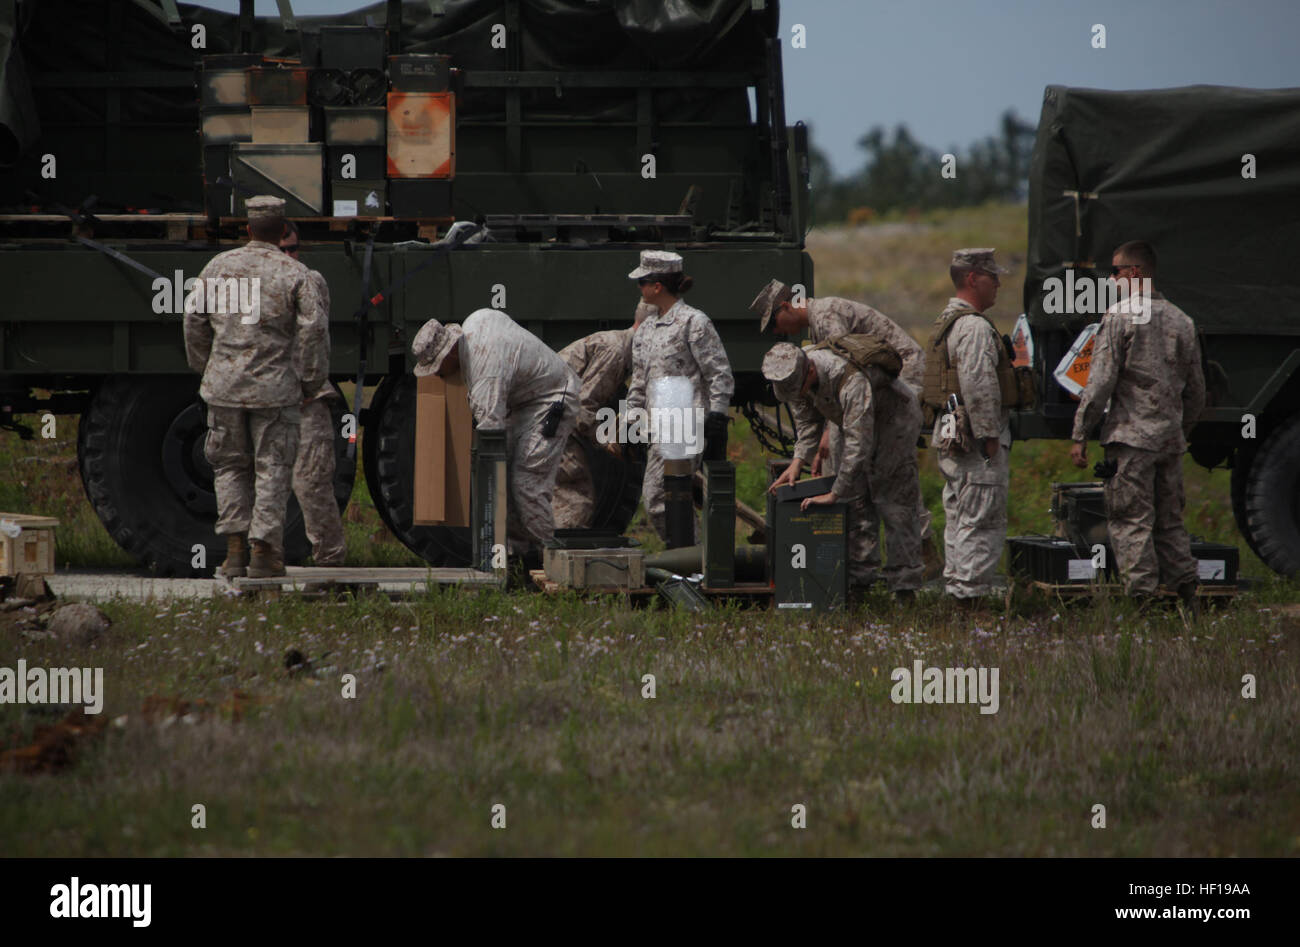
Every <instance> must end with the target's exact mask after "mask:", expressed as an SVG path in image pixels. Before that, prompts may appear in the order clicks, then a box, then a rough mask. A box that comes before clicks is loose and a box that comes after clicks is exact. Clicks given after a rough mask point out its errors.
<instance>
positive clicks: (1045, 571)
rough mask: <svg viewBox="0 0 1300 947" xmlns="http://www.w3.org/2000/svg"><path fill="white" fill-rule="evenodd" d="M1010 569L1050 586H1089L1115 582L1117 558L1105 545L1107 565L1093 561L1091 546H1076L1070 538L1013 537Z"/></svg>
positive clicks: (1010, 543)
mask: <svg viewBox="0 0 1300 947" xmlns="http://www.w3.org/2000/svg"><path fill="white" fill-rule="evenodd" d="M1007 548H1008V549H1009V550H1010V559H1011V572H1012V573H1013V574H1015V575H1017V576H1021V577H1023V578H1026V579H1029V580H1031V581H1034V582H1046V583H1048V584H1050V585H1088V584H1090V583H1092V582H1094V581H1097V582H1116V581H1118V574H1117V572H1116V570H1115V557H1114V555H1113V554H1112V553H1111V550H1110V547H1109V546H1106V547H1105V551H1106V568H1105V569H1104V570H1103V569H1097V568H1095V567H1094V566H1093V564H1092V548H1091V547H1090V546H1088V547H1082V548H1080V547H1077V546H1075V545H1074V543H1072V542H1070V541H1069V540H1068V539H1061V538H1059V537H1053V536H1013V537H1011V538H1009V539H1008V540H1007Z"/></svg>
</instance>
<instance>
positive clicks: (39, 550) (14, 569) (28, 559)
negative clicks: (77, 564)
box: [0, 513, 59, 576]
mask: <svg viewBox="0 0 1300 947" xmlns="http://www.w3.org/2000/svg"><path fill="white" fill-rule="evenodd" d="M10 524H13V525H16V526H19V527H21V528H22V532H21V533H19V534H18V535H17V536H10V535H9V534H8V533H7V532H5V528H11V527H10ZM58 525H59V521H58V520H57V519H55V518H54V517H52V516H32V515H30V514H26V513H0V575H3V576H15V575H52V574H53V573H54V529H55V527H57V526H58Z"/></svg>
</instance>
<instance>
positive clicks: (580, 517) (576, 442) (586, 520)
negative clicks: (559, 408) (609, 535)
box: [551, 433, 596, 529]
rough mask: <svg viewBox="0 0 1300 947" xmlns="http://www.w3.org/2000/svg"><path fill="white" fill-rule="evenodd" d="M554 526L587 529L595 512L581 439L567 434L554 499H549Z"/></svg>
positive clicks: (591, 481)
mask: <svg viewBox="0 0 1300 947" xmlns="http://www.w3.org/2000/svg"><path fill="white" fill-rule="evenodd" d="M551 507H552V509H553V511H554V513H555V528H556V529H590V528H591V521H592V518H593V517H594V516H595V515H596V485H595V482H594V481H593V480H592V479H591V468H590V467H589V466H588V465H587V452H586V450H584V448H583V446H582V438H581V437H580V436H579V435H578V434H577V433H574V434H570V435H569V443H568V444H566V445H565V447H564V456H563V457H561V458H560V472H559V474H558V475H557V476H556V478H555V499H554V500H553V501H552V502H551Z"/></svg>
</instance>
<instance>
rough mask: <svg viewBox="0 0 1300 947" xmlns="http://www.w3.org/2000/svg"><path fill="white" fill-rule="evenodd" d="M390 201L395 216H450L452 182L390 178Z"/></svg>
mask: <svg viewBox="0 0 1300 947" xmlns="http://www.w3.org/2000/svg"><path fill="white" fill-rule="evenodd" d="M388 202H389V205H390V206H391V207H392V209H393V216H394V217H450V216H452V213H451V182H450V181H439V180H437V179H434V178H430V179H425V180H419V179H414V178H406V179H403V178H390V179H389V181H388Z"/></svg>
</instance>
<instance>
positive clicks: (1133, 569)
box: [1105, 444, 1197, 595]
mask: <svg viewBox="0 0 1300 947" xmlns="http://www.w3.org/2000/svg"><path fill="white" fill-rule="evenodd" d="M1106 457H1107V459H1109V460H1114V461H1115V462H1116V464H1117V466H1118V470H1117V471H1116V473H1115V475H1114V476H1113V477H1111V478H1110V479H1109V480H1107V481H1106V490H1105V492H1106V523H1107V526H1108V528H1109V530H1110V546H1111V551H1112V552H1113V553H1114V555H1115V563H1116V565H1117V566H1118V567H1119V570H1120V574H1121V575H1122V576H1123V577H1124V591H1125V592H1127V593H1128V594H1129V595H1145V594H1150V593H1152V592H1154V591H1155V590H1156V587H1157V586H1158V585H1161V584H1163V585H1165V586H1166V587H1167V588H1169V589H1177V588H1178V586H1179V585H1181V584H1182V583H1184V582H1195V581H1196V578H1197V571H1196V559H1195V558H1194V557H1193V556H1192V545H1191V537H1189V536H1188V535H1187V528H1186V527H1185V526H1184V525H1183V457H1182V455H1181V454H1158V453H1155V452H1154V451H1149V450H1141V449H1139V448H1137V447H1129V446H1128V445H1127V444H1109V445H1107V446H1106Z"/></svg>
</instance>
